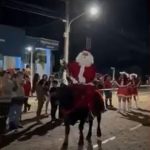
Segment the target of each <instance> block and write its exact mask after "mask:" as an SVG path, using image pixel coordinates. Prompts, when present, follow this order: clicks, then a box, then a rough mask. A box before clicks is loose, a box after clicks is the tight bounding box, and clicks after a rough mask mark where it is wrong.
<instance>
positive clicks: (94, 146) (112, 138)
mask: <svg viewBox="0 0 150 150" xmlns="http://www.w3.org/2000/svg"><path fill="white" fill-rule="evenodd" d="M115 139H116V137H115V136H113V137H111V138H108V139H106V140H104V141H102V144H105V143H107V142H109V141H113V140H115ZM97 147H98V144H95V145H93V148H97Z"/></svg>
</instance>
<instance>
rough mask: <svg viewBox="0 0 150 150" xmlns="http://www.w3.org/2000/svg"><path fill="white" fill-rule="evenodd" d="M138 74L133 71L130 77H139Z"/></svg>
mask: <svg viewBox="0 0 150 150" xmlns="http://www.w3.org/2000/svg"><path fill="white" fill-rule="evenodd" d="M137 76H138V75H137V74H136V73H131V74H130V79H132V78H133V77H135V78H137Z"/></svg>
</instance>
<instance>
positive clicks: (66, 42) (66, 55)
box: [62, 0, 70, 84]
mask: <svg viewBox="0 0 150 150" xmlns="http://www.w3.org/2000/svg"><path fill="white" fill-rule="evenodd" d="M65 5H66V12H65V13H66V20H65V32H64V61H65V63H66V64H68V60H69V32H70V24H69V0H66V1H65ZM66 77H67V71H66V69H64V71H63V77H62V78H63V83H65V84H68V83H67V78H66Z"/></svg>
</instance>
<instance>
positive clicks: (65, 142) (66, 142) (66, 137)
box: [63, 123, 70, 147]
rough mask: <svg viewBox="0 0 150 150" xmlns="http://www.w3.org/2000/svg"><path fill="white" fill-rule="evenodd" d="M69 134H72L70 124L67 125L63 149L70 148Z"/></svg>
mask: <svg viewBox="0 0 150 150" xmlns="http://www.w3.org/2000/svg"><path fill="white" fill-rule="evenodd" d="M69 132H70V125H69V124H68V123H65V139H64V143H63V147H67V146H68V138H69Z"/></svg>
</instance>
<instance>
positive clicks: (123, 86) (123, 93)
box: [117, 79, 129, 98]
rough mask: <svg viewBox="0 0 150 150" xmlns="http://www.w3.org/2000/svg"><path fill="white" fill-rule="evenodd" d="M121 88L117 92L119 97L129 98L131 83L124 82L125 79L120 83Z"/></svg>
mask: <svg viewBox="0 0 150 150" xmlns="http://www.w3.org/2000/svg"><path fill="white" fill-rule="evenodd" d="M118 84H119V87H118V91H117V95H118V96H121V97H126V98H127V97H129V88H128V84H129V81H124V80H123V79H121V80H119V81H118Z"/></svg>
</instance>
